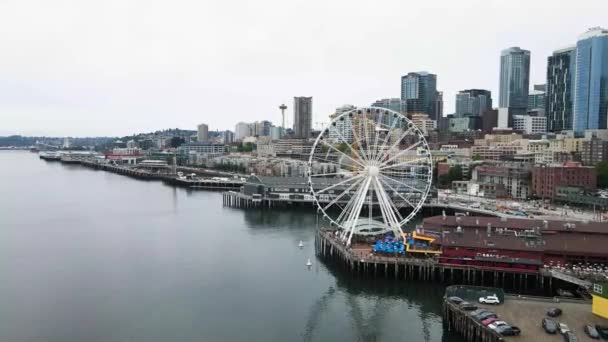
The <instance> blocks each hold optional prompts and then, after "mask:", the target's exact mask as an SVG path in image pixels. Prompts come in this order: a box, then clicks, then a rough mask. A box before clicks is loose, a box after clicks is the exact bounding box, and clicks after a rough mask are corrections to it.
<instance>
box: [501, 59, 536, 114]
mask: <svg viewBox="0 0 608 342" xmlns="http://www.w3.org/2000/svg"><path fill="white" fill-rule="evenodd" d="M529 86H530V51H528V50H524V49H521V48H519V47H511V48H508V49H505V50H502V52H501V54H500V90H499V92H500V94H499V95H500V96H499V99H498V102H499V107H500V108H509V112H511V113H512V114H526V109H527V107H528V89H529Z"/></svg>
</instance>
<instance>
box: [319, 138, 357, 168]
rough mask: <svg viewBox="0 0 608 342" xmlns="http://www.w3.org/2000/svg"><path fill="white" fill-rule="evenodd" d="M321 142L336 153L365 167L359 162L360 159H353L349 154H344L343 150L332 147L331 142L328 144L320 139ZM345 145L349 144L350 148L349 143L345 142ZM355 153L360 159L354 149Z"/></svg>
mask: <svg viewBox="0 0 608 342" xmlns="http://www.w3.org/2000/svg"><path fill="white" fill-rule="evenodd" d="M321 144H323V145H325V146H327V147H329V148H331V149H333V150H334V151H336V152H338V153H340V154H342V155H343V156H345V157H346V158H348V159H350V160H352V161H354V162H355V163H357V164H359V165H360V166H361V167H365V165H363V163H361V162H360V161H358V160H356V159H354V158H353V157H351V156H349V155H348V154H346V153H344V152H342V151H340V150H338V149H337V148H336V147H334V146H333V145H332V144H329V143H327V142H325V141H323V140H321ZM346 145H347V146H349V148H350V149H351V150H352V147H350V144H348V143H346ZM353 151H354V150H353ZM355 155H356V156H357V158H359V159H361V157H360V156H359V154H358V153H357V152H356V151H355Z"/></svg>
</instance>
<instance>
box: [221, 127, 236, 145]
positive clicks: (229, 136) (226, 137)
mask: <svg viewBox="0 0 608 342" xmlns="http://www.w3.org/2000/svg"><path fill="white" fill-rule="evenodd" d="M222 142H223V143H224V144H226V145H228V144H232V143H233V142H234V133H232V131H229V130H226V131H224V132H222Z"/></svg>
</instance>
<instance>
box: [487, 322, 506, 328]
mask: <svg viewBox="0 0 608 342" xmlns="http://www.w3.org/2000/svg"><path fill="white" fill-rule="evenodd" d="M501 325H507V322H505V321H494V322H492V324H490V325H488V328H490V329H492V330H496V328H498V327H499V326H501Z"/></svg>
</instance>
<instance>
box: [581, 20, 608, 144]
mask: <svg viewBox="0 0 608 342" xmlns="http://www.w3.org/2000/svg"><path fill="white" fill-rule="evenodd" d="M574 80H575V86H574V110H573V129H574V133H575V134H579V135H580V134H583V133H584V131H585V130H586V129H606V128H607V127H608V126H607V122H606V121H607V119H608V30H606V29H603V28H599V27H596V28H592V29H590V30H588V31H587V32H585V33H583V34H582V35H580V36H579V38H578V41H577V43H576V76H575V79H574Z"/></svg>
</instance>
